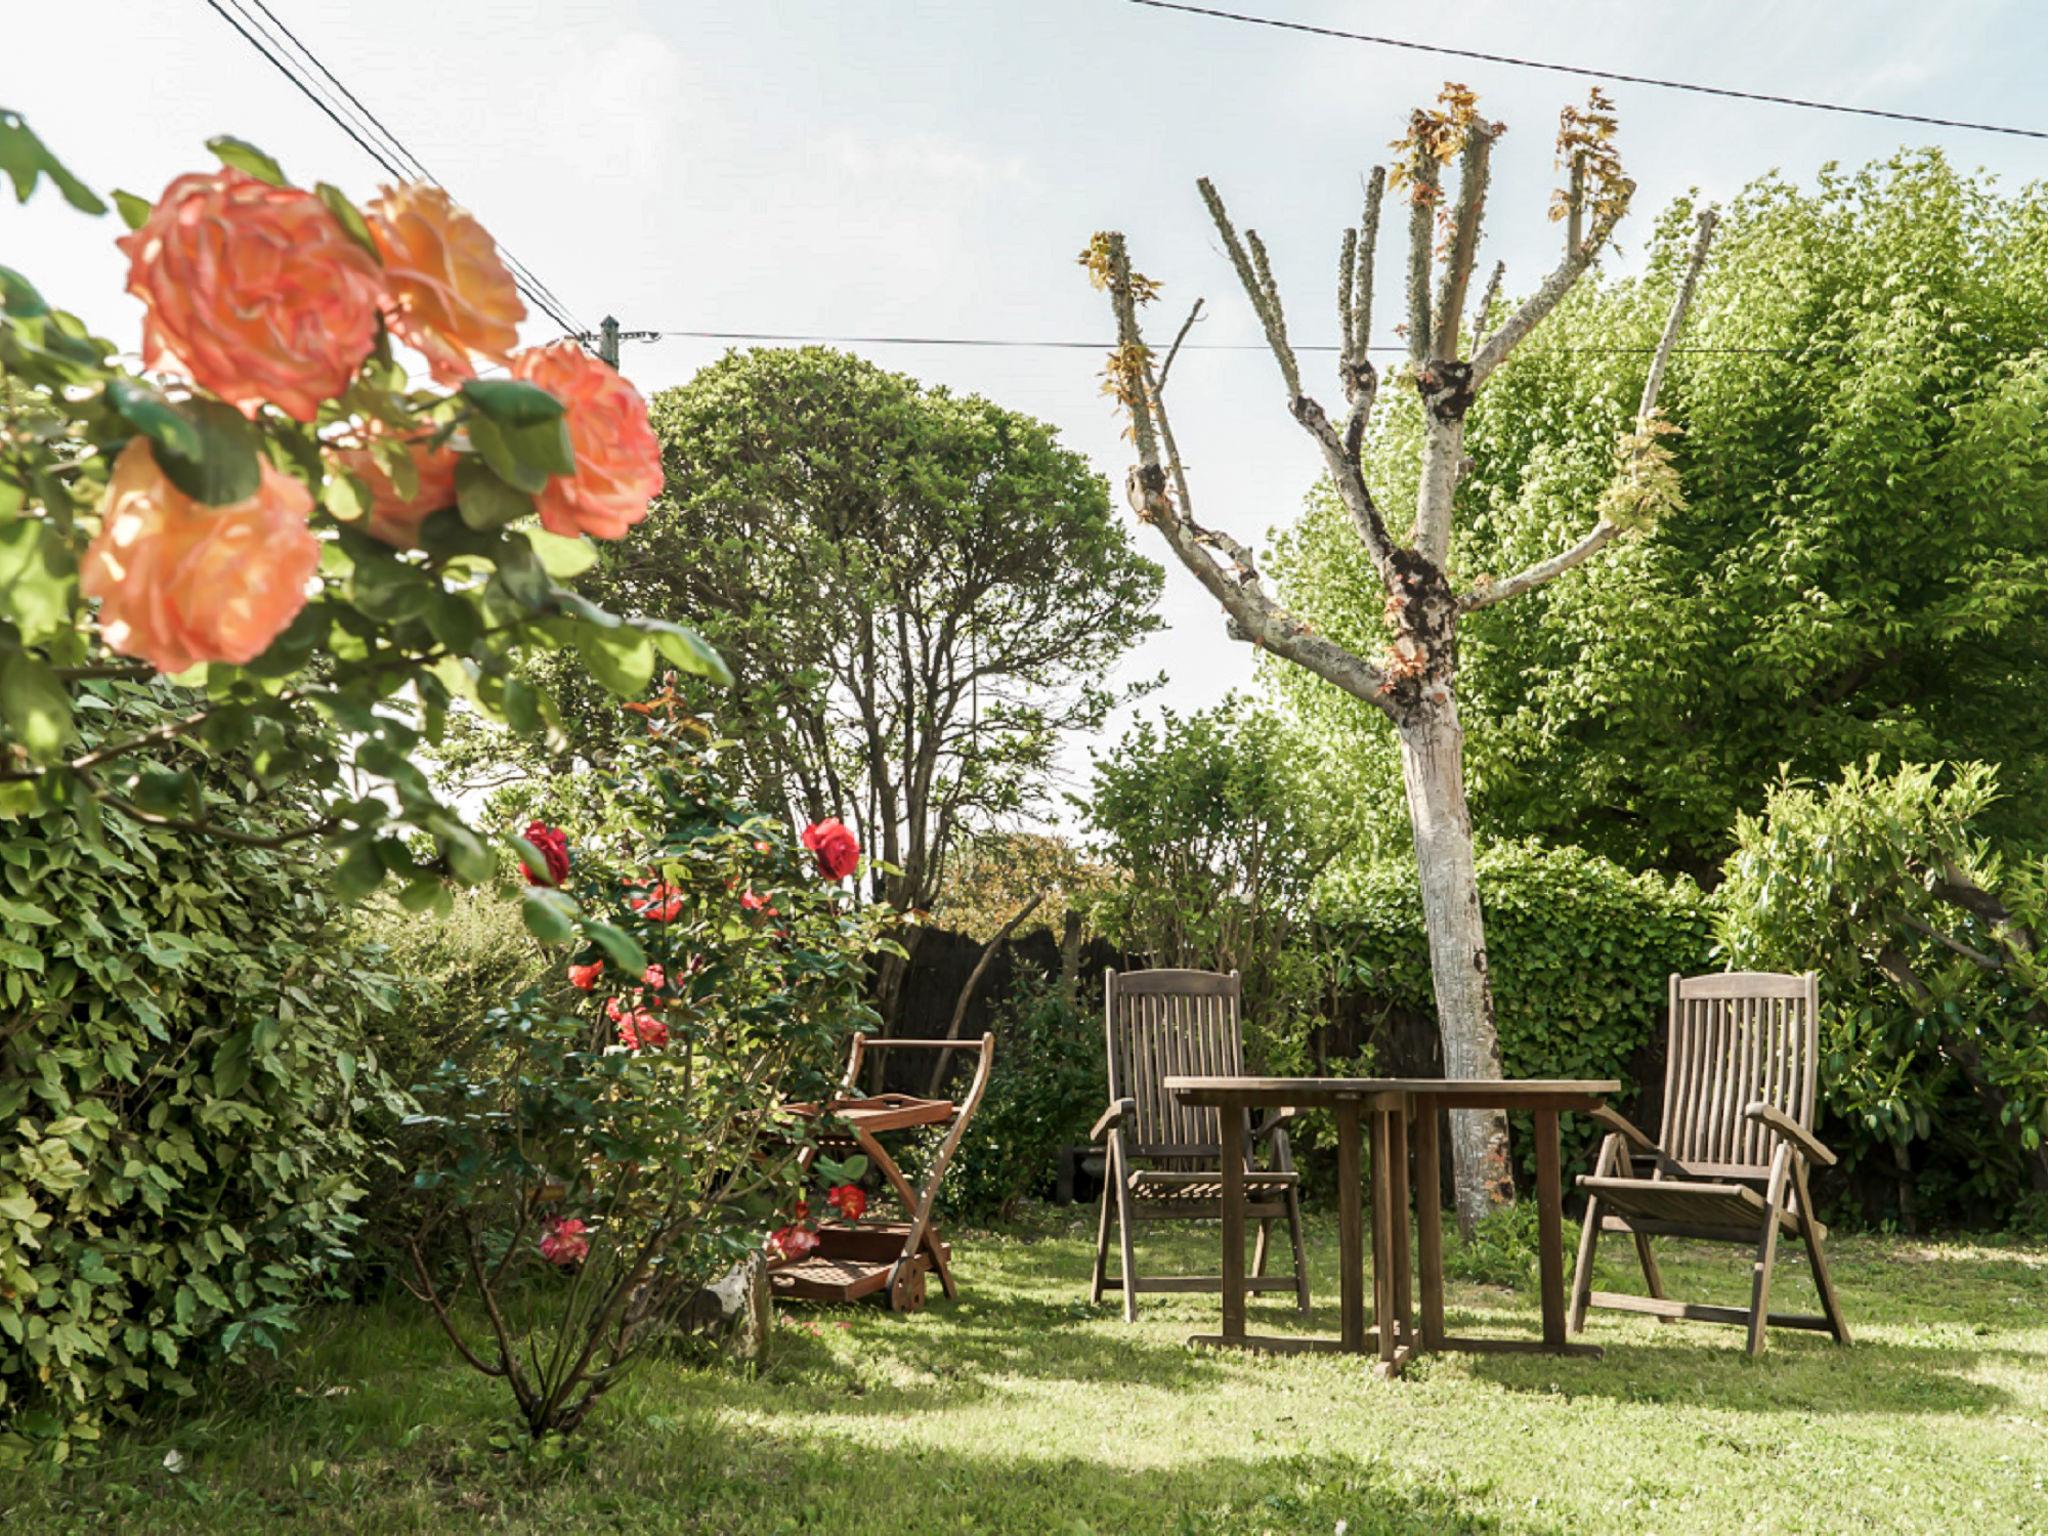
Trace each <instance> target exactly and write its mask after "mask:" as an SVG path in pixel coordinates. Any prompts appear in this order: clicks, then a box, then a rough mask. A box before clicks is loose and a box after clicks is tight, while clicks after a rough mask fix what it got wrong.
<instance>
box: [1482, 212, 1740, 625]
mask: <svg viewBox="0 0 2048 1536" xmlns="http://www.w3.org/2000/svg"><path fill="white" fill-rule="evenodd" d="M1719 221H1720V215H1719V214H1718V213H1717V212H1716V211H1715V210H1714V209H1712V208H1704V209H1702V210H1700V215H1699V218H1698V219H1697V220H1696V221H1695V227H1694V234H1693V242H1692V253H1691V255H1690V256H1688V257H1687V258H1686V264H1685V270H1684V272H1683V273H1681V274H1680V275H1679V279H1678V291H1677V292H1676V293H1674V294H1673V295H1672V296H1671V308H1670V311H1669V312H1668V313H1667V314H1666V315H1665V317H1664V334H1663V335H1662V336H1661V337H1659V338H1658V340H1657V350H1656V352H1655V353H1653V354H1652V355H1651V357H1650V371H1649V374H1648V375H1647V376H1646V377H1645V378H1644V380H1643V395H1642V400H1641V403H1640V404H1638V405H1637V407H1636V434H1637V436H1638V437H1639V438H1640V437H1642V436H1643V435H1645V434H1647V433H1648V432H1649V430H1650V428H1651V424H1652V423H1653V422H1654V421H1655V419H1656V416H1657V396H1658V395H1659V393H1660V392H1661V391H1662V390H1663V388H1664V372H1665V369H1666V368H1667V367H1668V366H1669V364H1670V362H1671V353H1672V349H1673V348H1675V347H1676V346H1677V345H1678V336H1679V332H1680V331H1681V330H1683V329H1684V327H1685V317H1686V314H1687V312H1688V311H1689V310H1690V309H1691V308H1692V297H1693V294H1694V292H1695V291H1696V290H1697V289H1698V287H1699V280H1700V271H1701V269H1702V268H1703V267H1705V266H1706V264H1707V251H1708V249H1709V248H1710V247H1711V246H1712V245H1713V243H1714V229H1715V226H1716V225H1717V224H1718V223H1719ZM1620 532H1621V527H1620V525H1619V524H1617V523H1615V522H1613V521H1611V520H1609V519H1607V518H1604V517H1603V518H1601V519H1600V520H1599V521H1598V522H1597V523H1595V524H1594V525H1593V527H1592V530H1591V531H1590V532H1589V533H1587V534H1586V536H1585V537H1584V538H1582V539H1580V540H1579V542H1578V543H1576V544H1574V545H1573V546H1572V547H1571V548H1570V549H1567V550H1564V551H1562V552H1561V553H1558V554H1555V555H1552V556H1551V557H1550V558H1549V559H1547V560H1539V561H1537V562H1536V563H1535V564H1534V565H1532V566H1529V567H1528V568H1527V569H1525V570H1522V571H1518V572H1517V573H1516V574H1514V575H1513V576H1510V577H1508V578H1506V579H1505V580H1503V581H1496V582H1489V583H1488V584H1487V585H1485V586H1483V587H1478V588H1475V589H1474V590H1473V591H1471V592H1467V593H1466V594H1465V595H1464V596H1462V597H1460V598H1459V599H1458V606H1459V608H1460V609H1462V610H1463V611H1465V612H1467V613H1471V612H1473V611H1475V610H1477V609H1480V608H1491V607H1492V606H1493V605H1494V604H1495V603H1499V602H1505V601H1506V600H1507V599H1508V598H1511V597H1514V596H1517V595H1518V594H1520V593H1523V592H1530V591H1534V590H1535V589H1536V588H1537V587H1540V586H1544V585H1545V584H1547V583H1549V582H1552V581H1555V580H1556V579H1557V578H1558V577H1560V576H1562V575H1563V574H1564V573H1565V572H1566V571H1568V570H1570V569H1571V568H1572V567H1573V566H1575V565H1579V564H1582V563H1583V562H1585V561H1586V560H1589V559H1591V558H1592V557H1593V556H1594V555H1596V554H1598V553H1599V552H1600V551H1601V550H1602V549H1604V548H1606V547H1607V545H1608V544H1610V543H1612V542H1613V540H1614V538H1615V536H1616V535H1617V534H1619V533H1620Z"/></svg>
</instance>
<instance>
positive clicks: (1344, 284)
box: [1337, 165, 1387, 464]
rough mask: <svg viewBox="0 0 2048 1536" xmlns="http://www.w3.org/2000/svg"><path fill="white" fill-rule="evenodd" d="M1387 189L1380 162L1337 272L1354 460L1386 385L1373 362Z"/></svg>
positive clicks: (1342, 371) (1348, 447) (1348, 436)
mask: <svg viewBox="0 0 2048 1536" xmlns="http://www.w3.org/2000/svg"><path fill="white" fill-rule="evenodd" d="M1386 190H1387V170H1386V167H1385V166H1381V165H1376V166H1374V167H1373V168H1372V176H1371V178H1370V179H1369V180H1368V181H1367V182H1366V186H1365V212H1364V213H1363V214H1362V215H1361V216H1360V218H1359V222H1358V228H1357V230H1356V231H1351V230H1346V231H1345V233H1344V249H1343V252H1342V253H1341V266H1340V270H1339V271H1338V274H1337V321H1338V327H1339V330H1340V332H1341V334H1342V336H1343V352H1342V355H1341V356H1340V357H1339V359H1338V363H1337V372H1338V376H1339V377H1340V378H1341V379H1342V380H1343V383H1344V398H1345V399H1346V400H1347V401H1349V402H1350V404H1351V413H1350V415H1348V416H1347V417H1346V418H1345V420H1344V455H1345V457H1346V458H1348V459H1349V460H1350V461H1351V462H1352V463H1353V464H1356V463H1357V462H1358V457H1359V454H1360V452H1361V451H1362V450H1363V448H1364V445H1365V428H1366V424H1367V422H1369V421H1370V420H1371V418H1372V407H1373V401H1374V400H1375V399H1376V398H1377V397H1378V395H1379V389H1380V376H1379V370H1378V369H1376V368H1374V367H1373V365H1372V282H1373V261H1374V258H1375V256H1376V255H1377V253H1378V251H1379V243H1380V204H1381V202H1382V200H1383V199H1384V198H1385V196H1386Z"/></svg>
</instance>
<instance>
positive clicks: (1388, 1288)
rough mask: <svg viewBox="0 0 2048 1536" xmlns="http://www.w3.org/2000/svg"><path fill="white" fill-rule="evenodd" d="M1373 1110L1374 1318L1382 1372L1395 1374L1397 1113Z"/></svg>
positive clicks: (1396, 1342)
mask: <svg viewBox="0 0 2048 1536" xmlns="http://www.w3.org/2000/svg"><path fill="white" fill-rule="evenodd" d="M1399 1113H1400V1111H1399V1110H1395V1111H1394V1112H1393V1113H1392V1114H1389V1113H1388V1112H1387V1111H1386V1110H1383V1109H1375V1110H1374V1111H1373V1112H1372V1319H1373V1330H1374V1333H1375V1334H1376V1336H1377V1338H1378V1341H1379V1356H1380V1373H1381V1374H1382V1375H1387V1376H1391V1375H1392V1374H1393V1373H1394V1351H1395V1350H1396V1349H1397V1348H1399V1347H1400V1341H1399V1340H1398V1339H1397V1338H1395V1336H1394V1334H1395V1329H1394V1266H1393V1255H1394V1159H1393V1149H1392V1145H1391V1144H1392V1142H1393V1136H1392V1135H1391V1134H1390V1132H1389V1129H1388V1123H1389V1122H1390V1121H1391V1120H1392V1119H1393V1118H1394V1116H1395V1115H1398V1114H1399Z"/></svg>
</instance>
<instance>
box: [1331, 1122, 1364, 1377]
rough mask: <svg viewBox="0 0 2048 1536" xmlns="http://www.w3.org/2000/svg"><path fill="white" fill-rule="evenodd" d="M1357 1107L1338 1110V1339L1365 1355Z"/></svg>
mask: <svg viewBox="0 0 2048 1536" xmlns="http://www.w3.org/2000/svg"><path fill="white" fill-rule="evenodd" d="M1359 1150H1360V1148H1359V1131H1358V1106H1357V1105H1356V1104H1351V1103H1340V1104H1339V1105H1338V1106H1337V1295H1338V1305H1339V1313H1338V1336H1339V1342H1341V1343H1342V1345H1343V1347H1344V1348H1345V1349H1347V1350H1350V1351H1352V1352H1354V1353H1357V1354H1363V1353H1364V1352H1365V1251H1364V1250H1365V1213H1364V1208H1363V1205H1362V1203H1361V1193H1362V1189H1363V1185H1364V1170H1363V1169H1362V1168H1360V1167H1359Z"/></svg>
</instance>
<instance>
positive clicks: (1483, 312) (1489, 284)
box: [1472, 261, 1508, 344]
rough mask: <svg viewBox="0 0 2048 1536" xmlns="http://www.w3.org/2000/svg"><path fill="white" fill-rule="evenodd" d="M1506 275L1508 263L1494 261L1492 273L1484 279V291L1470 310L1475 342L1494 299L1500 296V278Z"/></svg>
mask: <svg viewBox="0 0 2048 1536" xmlns="http://www.w3.org/2000/svg"><path fill="white" fill-rule="evenodd" d="M1507 275H1508V264H1507V263H1506V262H1504V261H1496V262H1495V263H1494V264H1493V275H1492V276H1491V277H1489V278H1487V280H1486V291H1485V292H1484V293H1482V294H1480V295H1479V307H1478V308H1477V309H1476V310H1474V311H1473V312H1472V337H1473V341H1474V343H1475V344H1476V343H1477V341H1478V338H1479V333H1480V332H1482V331H1484V330H1485V329H1486V317H1487V316H1488V315H1491V314H1492V313H1493V306H1494V301H1495V300H1497V299H1498V298H1499V297H1500V285H1501V280H1502V279H1503V278H1505V277H1506V276H1507Z"/></svg>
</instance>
